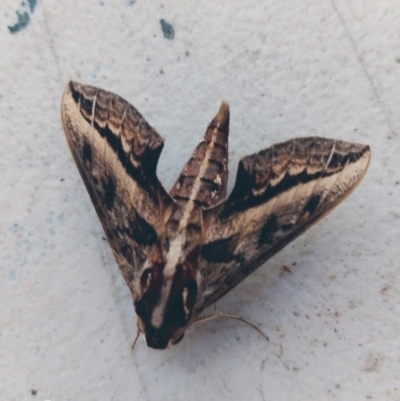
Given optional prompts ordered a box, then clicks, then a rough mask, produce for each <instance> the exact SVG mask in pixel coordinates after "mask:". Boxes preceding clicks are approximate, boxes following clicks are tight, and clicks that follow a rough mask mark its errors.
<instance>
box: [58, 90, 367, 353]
mask: <svg viewBox="0 0 400 401" xmlns="http://www.w3.org/2000/svg"><path fill="white" fill-rule="evenodd" d="M61 114H62V122H63V126H64V131H65V135H66V138H67V142H68V145H69V147H70V149H71V152H72V155H73V158H74V159H75V163H76V165H77V167H78V170H79V172H80V175H81V177H82V179H83V182H84V183H85V185H86V188H87V190H88V192H89V194H90V197H91V200H92V202H93V205H94V207H95V209H96V212H97V214H98V216H99V218H100V221H101V223H102V225H103V228H104V231H105V234H106V236H107V239H108V241H109V244H110V246H111V248H112V250H113V253H114V256H115V258H116V261H117V263H118V266H119V268H120V270H121V273H122V275H123V277H124V279H125V281H126V283H127V285H128V287H129V289H130V291H131V292H132V297H133V303H134V307H135V311H136V314H137V320H138V328H139V332H142V333H144V335H145V337H146V342H147V344H148V346H149V347H152V348H157V349H164V348H166V347H167V346H170V345H173V344H176V343H178V342H179V341H180V340H181V339H182V338H183V335H184V332H185V330H186V329H187V328H188V327H189V326H190V325H191V324H193V323H194V322H196V320H198V319H200V317H199V316H200V314H201V312H202V311H203V310H204V309H205V308H207V307H209V306H210V305H212V304H214V303H215V302H216V301H218V299H220V298H221V297H222V296H224V295H225V294H226V293H227V292H228V291H230V290H231V289H232V288H234V287H235V286H236V285H238V284H239V283H240V282H241V281H242V280H243V279H245V278H246V277H247V276H248V275H249V274H251V273H252V272H253V271H254V270H255V269H257V268H258V267H259V266H261V265H262V264H263V263H264V262H265V261H266V260H268V259H269V258H270V257H271V256H273V255H274V254H275V253H276V252H278V251H279V250H280V249H282V248H283V247H284V246H285V245H287V244H288V243H289V242H290V241H292V240H293V239H295V238H296V237H297V236H298V235H300V234H301V233H303V232H304V231H305V230H306V229H307V228H309V227H310V226H312V225H313V224H314V223H315V222H316V221H318V220H319V219H320V218H321V217H323V216H324V215H325V214H327V213H328V212H329V211H331V210H332V209H333V208H334V207H335V206H336V205H337V204H338V203H340V202H341V201H342V200H343V199H344V198H345V197H346V196H348V195H349V194H350V193H351V191H352V190H353V189H354V188H355V187H356V185H357V184H358V183H359V182H360V181H361V179H362V178H363V176H364V174H365V172H366V170H367V167H368V163H369V159H370V148H369V146H367V145H360V144H355V143H349V142H344V141H339V140H334V139H325V138H319V137H308V138H295V139H292V140H289V141H286V142H282V143H278V144H276V145H273V146H272V147H270V148H268V149H264V150H261V151H260V152H258V153H255V154H253V155H250V156H246V157H244V158H242V159H241V160H240V163H239V168H238V172H237V177H236V183H235V185H234V188H233V190H232V192H231V194H230V195H229V196H228V197H227V198H226V188H227V179H228V132H229V107H228V104H227V103H225V102H222V103H221V107H220V109H219V111H218V113H217V115H216V116H215V117H214V119H213V120H212V121H211V123H210V124H209V125H208V127H207V130H206V133H205V135H204V137H203V140H202V141H201V142H200V144H199V145H198V146H197V147H196V149H195V150H194V152H193V155H192V156H191V158H190V159H189V161H188V162H187V163H186V165H185V166H184V168H183V170H182V172H181V174H180V176H179V178H178V180H177V181H176V183H175V184H174V186H173V187H172V189H171V190H170V191H169V192H167V191H166V190H165V189H164V187H163V186H162V184H161V183H160V181H159V180H158V178H157V175H156V167H157V162H158V158H159V156H160V153H161V150H162V148H163V143H164V140H163V138H162V137H161V136H160V135H159V134H158V133H157V132H156V131H155V130H154V129H153V128H152V127H150V125H149V124H148V123H147V121H146V120H145V119H144V118H143V117H142V115H141V114H140V113H139V112H138V111H137V110H136V109H135V108H134V107H133V106H132V105H130V104H129V103H128V102H127V101H125V100H124V99H122V98H121V97H119V96H117V95H115V94H112V93H110V92H107V91H105V90H102V89H98V88H95V87H92V86H88V85H82V84H79V83H76V82H70V83H69V84H68V85H67V87H66V89H65V92H64V94H63V98H62V103H61Z"/></svg>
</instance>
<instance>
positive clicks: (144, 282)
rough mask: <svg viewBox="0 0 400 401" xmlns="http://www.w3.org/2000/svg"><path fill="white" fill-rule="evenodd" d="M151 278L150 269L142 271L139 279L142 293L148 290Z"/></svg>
mask: <svg viewBox="0 0 400 401" xmlns="http://www.w3.org/2000/svg"><path fill="white" fill-rule="evenodd" d="M152 278H153V274H152V272H151V269H146V270H144V271H143V273H142V276H141V277H140V285H141V287H142V290H143V291H146V290H147V289H148V288H149V286H150V283H151V280H152Z"/></svg>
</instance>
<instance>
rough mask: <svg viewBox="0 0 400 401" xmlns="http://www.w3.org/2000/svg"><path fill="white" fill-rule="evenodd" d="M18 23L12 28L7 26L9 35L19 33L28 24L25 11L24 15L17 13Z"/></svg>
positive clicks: (27, 16)
mask: <svg viewBox="0 0 400 401" xmlns="http://www.w3.org/2000/svg"><path fill="white" fill-rule="evenodd" d="M17 17H18V22H17V23H16V24H14V25H12V26H9V27H8V29H9V31H10V33H16V32H19V31H20V30H21V29H23V28H25V27H26V26H27V25H28V24H29V20H30V18H29V14H28V13H27V12H26V11H25V12H24V13H20V12H19V11H17Z"/></svg>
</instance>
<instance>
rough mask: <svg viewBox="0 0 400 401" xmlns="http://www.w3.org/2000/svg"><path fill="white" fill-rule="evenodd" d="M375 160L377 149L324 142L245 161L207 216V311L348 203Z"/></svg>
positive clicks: (305, 141) (280, 148)
mask: <svg viewBox="0 0 400 401" xmlns="http://www.w3.org/2000/svg"><path fill="white" fill-rule="evenodd" d="M369 159H370V148H369V146H366V145H359V144H354V143H349V142H343V141H336V140H332V139H324V138H318V137H309V138H297V139H292V140H289V141H287V142H283V143H280V144H276V145H274V146H272V147H271V148H268V149H265V150H262V151H260V152H259V153H256V154H253V155H251V156H247V157H245V158H243V159H242V160H241V161H240V163H239V168H238V173H237V178H236V184H235V186H234V189H233V191H232V193H231V194H230V196H229V197H228V198H227V199H226V201H225V202H223V203H221V204H219V205H216V206H215V207H212V208H210V209H207V210H205V211H204V216H203V218H204V227H205V241H204V245H203V247H202V249H201V253H200V270H201V274H202V277H203V282H202V286H203V288H202V291H201V293H202V294H203V297H202V298H201V299H199V301H198V306H199V311H200V310H202V309H204V308H206V307H208V306H210V305H212V304H213V303H215V302H216V301H217V300H218V299H219V298H221V297H222V296H223V295H224V294H226V293H227V292H228V291H229V290H231V289H232V288H233V287H235V286H236V285H237V284H239V283H240V282H241V281H242V280H243V279H244V278H246V277H247V276H248V275H249V274H250V273H252V272H253V271H254V270H255V269H257V268H258V267H259V266H260V265H262V264H263V263H264V262H265V261H266V260H268V259H269V258H270V257H272V256H273V255H274V254H275V253H277V252H278V251H279V250H280V249H282V248H283V247H284V246H285V245H287V244H288V243H289V242H290V241H292V240H294V239H295V238H296V237H297V236H299V235H300V234H301V233H303V232H304V231H305V230H306V229H307V228H309V227H311V226H312V225H313V224H314V223H315V222H317V221H318V220H319V219H320V218H321V217H323V216H324V215H325V214H327V213H328V212H329V211H330V210H332V209H333V208H334V207H335V206H336V205H337V204H338V203H340V202H341V201H342V200H343V199H345V198H346V196H348V195H349V194H350V193H351V192H352V190H353V189H354V188H355V187H356V186H357V184H358V183H359V182H360V181H361V179H362V178H363V176H364V174H365V172H366V170H367V168H368V163H369Z"/></svg>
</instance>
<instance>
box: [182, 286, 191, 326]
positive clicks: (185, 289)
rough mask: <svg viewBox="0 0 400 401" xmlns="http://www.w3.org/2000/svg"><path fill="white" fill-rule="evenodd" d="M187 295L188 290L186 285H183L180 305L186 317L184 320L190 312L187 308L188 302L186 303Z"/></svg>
mask: <svg viewBox="0 0 400 401" xmlns="http://www.w3.org/2000/svg"><path fill="white" fill-rule="evenodd" d="M188 295H189V290H188V288H187V287H185V288H184V289H183V291H182V305H183V311H184V312H185V318H186V320H187V319H188V317H189V313H190V310H189V308H188V304H187V301H188Z"/></svg>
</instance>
